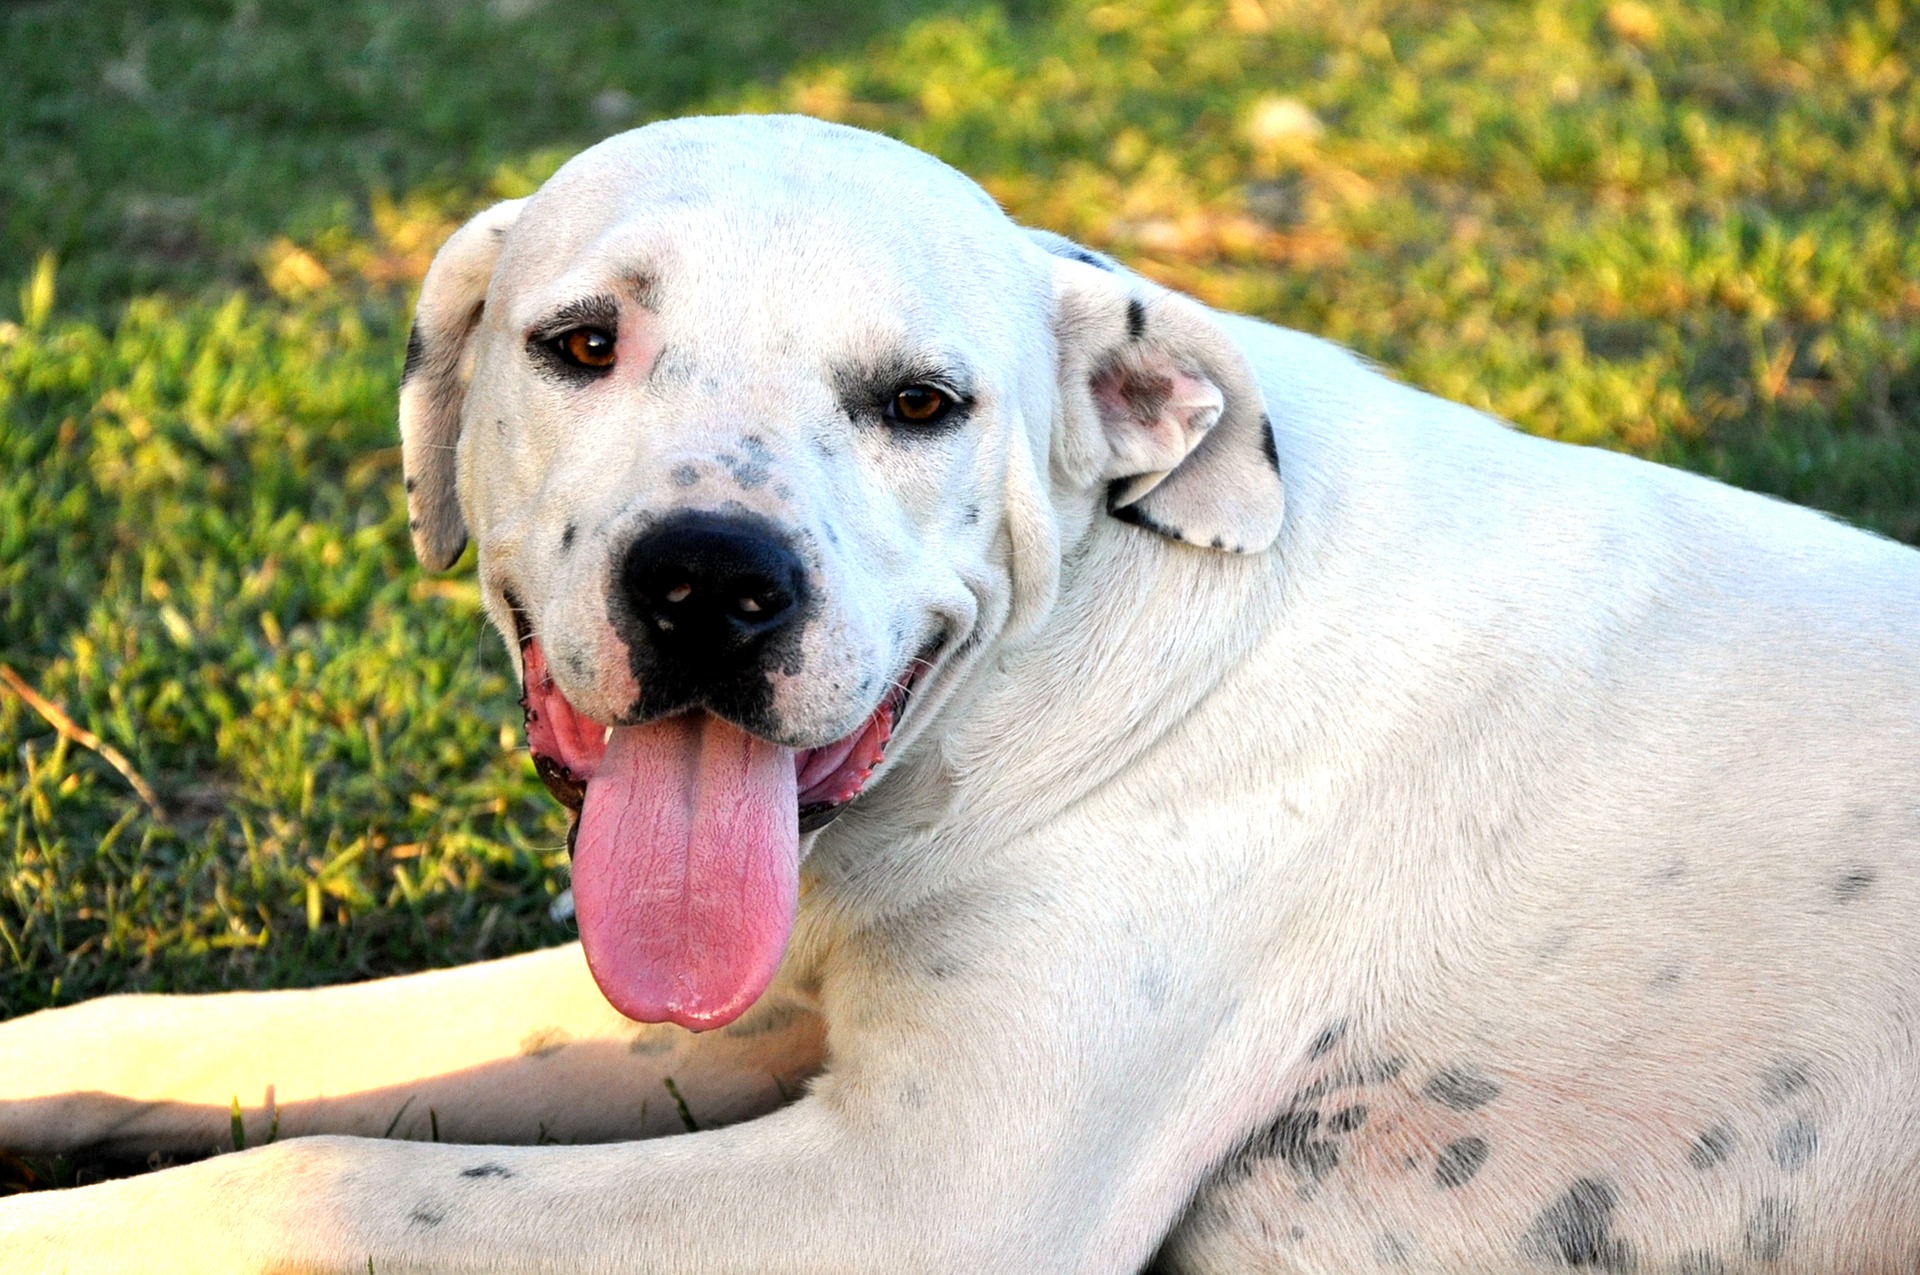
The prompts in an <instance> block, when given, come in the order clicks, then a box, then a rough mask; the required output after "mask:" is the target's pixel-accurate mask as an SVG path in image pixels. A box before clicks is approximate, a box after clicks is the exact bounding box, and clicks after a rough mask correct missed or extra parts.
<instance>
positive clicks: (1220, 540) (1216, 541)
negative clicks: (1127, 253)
mask: <svg viewBox="0 0 1920 1275" xmlns="http://www.w3.org/2000/svg"><path fill="white" fill-rule="evenodd" d="M1226 547H1227V541H1226V537H1224V536H1215V537H1214V538H1213V548H1215V549H1224V548H1226Z"/></svg>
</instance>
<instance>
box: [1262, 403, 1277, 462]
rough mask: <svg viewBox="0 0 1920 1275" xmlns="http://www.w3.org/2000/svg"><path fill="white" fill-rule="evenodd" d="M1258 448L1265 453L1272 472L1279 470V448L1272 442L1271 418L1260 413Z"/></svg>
mask: <svg viewBox="0 0 1920 1275" xmlns="http://www.w3.org/2000/svg"><path fill="white" fill-rule="evenodd" d="M1260 450H1261V451H1263V452H1265V453H1266V454H1267V464H1269V465H1272V466H1273V472H1274V473H1276V474H1277V473H1279V472H1280V449H1279V448H1278V447H1276V446H1275V445H1274V442H1273V419H1272V418H1271V417H1269V416H1267V415H1266V414H1265V413H1262V414H1261V416H1260Z"/></svg>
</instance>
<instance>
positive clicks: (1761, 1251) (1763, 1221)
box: [1741, 1196, 1793, 1262]
mask: <svg viewBox="0 0 1920 1275" xmlns="http://www.w3.org/2000/svg"><path fill="white" fill-rule="evenodd" d="M1792 1239H1793V1206H1792V1205H1791V1204H1789V1203H1787V1202H1786V1201H1785V1200H1781V1199H1776V1198H1774V1197H1772V1196H1766V1197H1763V1198H1762V1199H1761V1200H1759V1201H1758V1202H1757V1203H1756V1204H1755V1205H1754V1208H1753V1213H1752V1215H1751V1216H1749V1217H1748V1218H1747V1222H1746V1226H1745V1227H1744V1228H1743V1229H1742V1231H1741V1240H1742V1241H1743V1242H1744V1243H1745V1244H1746V1246H1747V1256H1748V1257H1751V1258H1752V1259H1753V1260H1754V1261H1756V1262H1777V1261H1779V1260H1780V1256H1781V1254H1783V1253H1785V1252H1786V1251H1787V1245H1788V1243H1789V1242H1791V1241H1792Z"/></svg>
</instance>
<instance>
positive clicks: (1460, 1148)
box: [1433, 1137, 1487, 1191]
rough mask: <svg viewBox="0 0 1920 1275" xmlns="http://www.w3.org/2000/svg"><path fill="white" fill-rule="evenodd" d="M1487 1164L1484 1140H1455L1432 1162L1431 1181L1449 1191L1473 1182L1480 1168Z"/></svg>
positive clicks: (1470, 1138)
mask: <svg viewBox="0 0 1920 1275" xmlns="http://www.w3.org/2000/svg"><path fill="white" fill-rule="evenodd" d="M1486 1162H1487V1140H1486V1139H1485V1138H1472V1137H1468V1138H1456V1139H1455V1140H1454V1141H1452V1142H1449V1143H1448V1144H1447V1145H1446V1146H1445V1147H1443V1148H1442V1149H1441V1151H1440V1155H1439V1158H1438V1159H1436V1160H1435V1161H1434V1162H1433V1180H1434V1181H1435V1182H1438V1183H1439V1184H1440V1185H1441V1186H1442V1187H1444V1188H1446V1189H1447V1190H1449V1191H1451V1190H1453V1189H1454V1188H1455V1187H1462V1186H1465V1185H1466V1184H1467V1183H1469V1182H1471V1181H1473V1175H1474V1174H1476V1173H1478V1172H1480V1166H1481V1165H1483V1164H1485V1163H1486Z"/></svg>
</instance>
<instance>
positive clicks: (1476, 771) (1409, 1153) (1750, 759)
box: [0, 118, 1920, 1275]
mask: <svg viewBox="0 0 1920 1275" xmlns="http://www.w3.org/2000/svg"><path fill="white" fill-rule="evenodd" d="M401 419H402V428H403V431H404V436H405V444H406V448H405V450H406V462H407V488H408V491H409V492H410V493H411V506H410V507H411V510H412V514H413V518H414V523H413V526H414V535H415V544H416V546H417V548H418V550H419V553H420V556H421V558H422V559H423V560H424V561H425V562H426V563H427V564H428V565H429V566H432V567H444V566H445V565H447V564H448V563H450V562H452V561H453V559H454V557H455V556H456V555H457V554H458V553H459V551H460V548H461V546H462V545H463V544H464V543H465V540H466V538H467V537H468V536H471V537H472V538H473V539H474V540H475V541H476V542H477V544H478V547H479V577H480V584H481V588H482V589H483V591H484V594H485V598H486V603H487V607H488V610H489V613H490V614H491V616H492V618H493V620H494V622H495V623H496V624H497V625H498V626H499V628H500V630H501V632H502V633H504V634H507V635H509V636H510V637H511V639H512V645H513V648H514V650H515V651H516V652H518V653H519V655H520V657H521V660H522V672H523V674H524V678H525V684H526V694H527V701H526V702H527V706H528V734H529V740H530V743H531V744H532V747H533V750H534V753H535V757H536V761H537V763H538V764H539V766H540V768H541V772H542V774H543V775H544V776H546V778H547V779H548V782H549V784H550V786H551V787H552V788H553V789H554V790H555V792H556V793H557V794H558V795H559V796H560V797H561V799H562V800H564V801H566V802H568V803H569V804H572V805H574V806H575V807H578V808H580V817H579V822H578V824H577V829H576V830H577V836H576V839H575V853H574V872H573V889H574V896H575V898H576V900H577V904H578V916H579V924H580V932H581V938H582V944H581V946H580V947H569V948H564V949H559V950H555V951H550V952H542V953H538V954H533V955H528V956H522V957H516V958H513V959H510V960H505V961H496V962H493V963H490V964H487V965H480V966H474V967H469V968H466V969H459V970H450V971H445V972H441V973H433V974H423V975H418V976H414V977H410V978H401V979H393V980H388V981H385V982H378V983H370V984H365V985H361V986H355V987H343V988H337V989H328V990H322V991H307V992H281V993H267V994H257V995H256V994H242V995H231V996H209V997H191V998H188V997H182V998H165V997H113V998H109V999H106V1000H102V1001H97V1002H94V1003H91V1004H87V1005H81V1006H79V1007H76V1008H72V1009H65V1010H58V1011H53V1012H48V1013H44V1014H37V1015H34V1016H32V1017H29V1018H26V1019H24V1020H21V1021H18V1022H15V1023H11V1024H8V1025H6V1026H5V1027H4V1028H0V1145H10V1146H14V1147H18V1148H29V1149H39V1150H63V1149H72V1148H80V1147H93V1148H103V1149H107V1150H114V1151H119V1152H144V1151H148V1150H154V1149H160V1150H170V1151H197V1152H205V1151H206V1150H208V1149H209V1148H211V1147H213V1146H214V1145H216V1144H218V1143H221V1142H224V1141H226V1139H227V1138H228V1124H229V1104H230V1101H231V1100H232V1099H233V1098H234V1097H235V1096H236V1095H237V1096H238V1098H239V1101H240V1102H241V1103H242V1104H243V1105H244V1107H245V1111H244V1113H243V1119H244V1122H245V1127H246V1129H247V1131H248V1136H249V1138H250V1139H251V1140H252V1141H253V1142H254V1143H256V1144H258V1143H259V1142H261V1141H263V1140H264V1139H265V1138H266V1137H267V1134H268V1131H269V1128H270V1127H272V1126H276V1125H277V1132H278V1135H279V1139H278V1141H276V1142H275V1143H274V1144H273V1145H270V1146H264V1147H257V1148H256V1149H254V1150H250V1151H247V1152H245V1153H244V1154H238V1155H223V1156H218V1157H215V1158H212V1159H207V1160H204V1161H202V1162H200V1163H197V1164H193V1165H190V1166H187V1167H183V1168H175V1169H170V1170H167V1171H165V1172H161V1173H156V1174H152V1175H148V1176H145V1177H139V1178H134V1179H129V1180H125V1181H118V1182H112V1183H108V1184H105V1185H97V1186H91V1187H86V1188H83V1189H80V1190H74V1191H68V1192H55V1193H47V1194H42V1195H37V1196H27V1197H21V1198H18V1199H14V1200H10V1201H7V1202H5V1203H4V1205H0V1270H4V1271H5V1272H7V1273H8V1275H13V1273H14V1272H23V1271H24V1272H48V1271H60V1272H74V1273H76V1275H77V1273H81V1272H85V1273H87V1275H98V1273H101V1272H114V1271H126V1272H136V1271H137V1272H143V1273H144V1272H174V1271H178V1272H188V1271H191V1272H209V1271H212V1272H227V1271H263V1272H265V1271H271V1272H293V1271H300V1272H306V1271H327V1272H340V1273H342V1275H346V1273H348V1272H356V1273H357V1272H365V1271H375V1272H378V1273H379V1275H393V1273H394V1272H401V1271H415V1272H468V1271H471V1272H479V1271H486V1272H532V1271H551V1272H589V1271H599V1272H643V1271H644V1272H656V1271H657V1272H693V1271H833V1272H850V1271H872V1272H907V1271H945V1272H981V1271H995V1272H1000V1271H1005V1272H1133V1271H1138V1270H1140V1269H1142V1268H1143V1267H1145V1266H1148V1265H1150V1264H1151V1265H1152V1266H1153V1268H1154V1269H1164V1270H1169V1271H1190V1272H1226V1271H1233V1272H1241V1271H1275V1272H1279V1271H1285V1272H1359V1271H1368V1270H1372V1269H1374V1268H1376V1267H1394V1266H1400V1267H1404V1268H1406V1269H1409V1270H1416V1271H1431V1272H1473V1273H1475V1275H1499V1273H1502V1272H1538V1271H1553V1270H1559V1269H1562V1268H1578V1267H1593V1268H1598V1269H1600V1270H1604V1271H1615V1272H1625V1271H1637V1272H1691V1273H1693V1275H1707V1273H1710V1272H1738V1271H1749V1270H1751V1271H1760V1270H1765V1271H1800V1272H1822V1273H1825V1272H1858V1273H1860V1275H1867V1273H1869V1272H1882V1271H1895V1270H1899V1271H1910V1270H1912V1269H1913V1268H1914V1266H1915V1263H1916V1262H1920V1195H1917V1193H1920V1103H1916V1098H1920V964H1917V963H1916V962H1917V961H1920V931H1917V930H1916V926H1915V918H1916V916H1920V909H1917V908H1916V903H1917V902H1920V855H1917V854H1916V846H1917V845H1920V714H1917V713H1916V708H1920V557H1916V556H1915V555H1914V554H1913V553H1911V552H1910V551H1908V550H1907V549H1904V548H1902V547H1900V546H1898V545H1895V544H1892V543H1889V542H1887V541H1884V540H1879V539H1876V538H1874V537H1872V536H1869V535H1865V534H1862V533H1861V532H1858V531H1852V530H1848V529H1847V528H1845V527H1842V526H1839V525H1838V524H1836V523H1834V522H1831V521H1829V520H1827V519H1825V518H1822V517H1820V516H1819V515H1817V514H1813V513H1808V512H1806V511H1804V510H1800V509H1795V508H1791V507H1789V506H1787V505H1783V504H1779V503H1776V502H1774V501H1771V500H1767V499H1763V498H1761V497H1758V496H1752V495H1746V494H1743V493H1740V492H1737V491H1733V490H1730V489H1728V488H1725V487H1722V486H1718V485H1716V484H1714V483H1712V482H1708V481H1706V480H1704V479H1701V478H1696V477H1691V476H1688V475H1686V474H1682V473H1677V472H1674V471H1671V470H1667V469H1661V468H1657V467H1655V466H1652V465H1647V464H1643V463H1640V462H1638V461H1635V460H1631V459H1627V458H1624V457H1621V456H1617V455H1611V454H1607V453H1604V452H1598V451H1584V450H1577V449H1574V448H1570V447H1563V446H1558V445H1555V444H1553V443H1548V442H1543V441H1540V440H1537V439H1533V438H1529V437H1526V436H1523V435H1521V434H1518V433H1514V432H1511V431H1509V430H1507V429H1505V428H1503V427H1502V426H1500V425H1499V424H1497V423H1496V422H1493V421H1491V420H1488V419H1486V418H1485V417H1483V416H1480V415H1477V414H1475V413H1474V412H1471V411H1468V410H1466V409H1464V408H1461V407H1457V406H1454V405H1452V404H1449V403H1446V402H1442V401H1440V400H1438V399H1435V398H1431V397H1429V396H1427V395H1425V394H1421V393H1418V392H1416V391H1414V390H1411V389H1408V388H1406V387H1404V386H1401V385H1397V384H1395V383H1394V382H1392V381H1390V380H1388V379H1386V378H1385V377H1383V376H1380V375H1378V374H1376V373H1375V372H1373V371H1372V370H1370V369H1369V368H1368V367H1367V366H1365V365H1364V364H1363V363H1361V362H1360V361H1358V360H1357V359H1355V358H1353V357H1352V356H1350V355H1348V354H1346V353H1343V352H1342V351H1340V350H1338V349H1335V348H1333V347H1331V346H1328V345H1326V344H1323V343H1321V342H1320V341H1317V340H1314V339H1312V338H1309V337H1305V336H1300V335H1297V334H1295V333H1291V332H1286V331H1281V330H1278V329H1275V328H1272V327H1268V326H1266V325H1264V324H1261V323H1256V322H1253V321H1251V320H1248V319H1242V318H1235V317H1232V316H1228V315H1221V314H1215V313H1212V312H1210V311H1208V310H1207V309H1205V308H1203V307H1201V306H1200V305H1198V304H1196V303H1194V302H1192V301H1190V300H1187V299H1185V298H1183V297H1180V296H1178V295H1175V294H1172V293H1169V292H1167V291H1166V290H1164V289H1162V288H1159V287H1157V286H1155V285H1153V284H1151V283H1149V282H1147V281H1146V280H1144V279H1141V278H1139V277H1137V276H1135V275H1132V274H1129V273H1127V272H1126V271H1124V270H1121V269H1119V268H1117V267H1116V266H1115V265H1114V263H1112V262H1111V261H1108V260H1106V259H1105V258H1102V257H1099V256H1097V255H1095V254H1092V253H1089V252H1086V251H1084V250H1082V249H1079V248H1077V247H1075V246H1073V245H1072V244H1069V243H1067V242H1066V241H1064V240H1060V239H1058V238H1055V237H1053V236H1050V235H1029V234H1028V233H1026V232H1023V231H1021V230H1019V229H1018V228H1016V227H1015V226H1014V225H1012V224H1011V223H1009V222H1008V221H1007V219H1006V218H1005V217H1004V216H1003V215H1002V214H1001V213H1000V211H999V210H998V209H997V208H996V207H995V206H994V204H993V203H992V202H991V201H990V200H989V199H988V198H987V197H986V196H984V195H983V194H982V193H981V192H980V191H979V190H978V189H977V188H975V187H974V186H973V185H971V184H970V183H969V182H967V181H966V180H965V179H964V178H962V177H960V176H959V175H958V174H956V173H954V172H953V171H952V170H950V169H948V168H946V167H945V166H943V165H941V164H939V163H937V162H935V161H933V160H931V159H929V158H927V157H925V156H923V155H920V154H918V153H916V152H914V151H911V150H909V149H908V148H906V147H904V146H901V145H898V144H896V143H893V142H890V141H887V140H884V139H882V138H879V137H874V136H870V135H867V134H864V133H859V132H855V131H852V130H849V129H845V128H839V127H835V126H831V125H826V124H820V123H815V122H811V121H806V120H798V119H765V118H749V119H725V120H711V119H708V120H687V121H682V122H678V123H672V124H662V125H655V126H652V127H649V128H645V129H642V130H640V131H638V132H635V133H629V134H626V135H624V136H621V137H618V138H615V139H613V140H612V141H609V142H607V143H605V144H603V145H601V146H597V147H595V148H594V149H592V150H590V151H588V152H587V153H586V154H584V155H582V156H580V157H579V158H578V159H576V160H574V161H573V162H572V163H570V164H568V165H567V166H566V167H565V168H563V169H562V170H561V171H560V172H559V173H558V174H557V175H556V176H555V177H554V178H553V180H552V181H550V182H549V183H548V184H547V185H546V186H545V188H544V189H542V190H541V191H540V192H539V193H538V194H536V195H534V196H533V197H532V198H530V199H527V200H524V201H516V202H513V203H507V204H502V205H500V206H498V207H496V208H493V209H491V210H489V211H487V212H485V213H482V214H481V215H480V216H479V217H477V218H475V219H474V221H473V222H471V223H470V224H469V225H467V226H466V227H465V228H464V229H462V230H461V231H460V232H459V233H458V234H456V235H455V236H454V237H453V238H452V239H451V240H450V241H449V242H448V244H447V245H446V247H445V248H444V249H443V250H442V251H441V253H440V255H439V257H438V259H437V260H436V261H435V263H434V265H433V269H432V271H431V272H430V273H429V275H428V276H427V281H426V285H425V289H424V291H423V292H422V295H421V298H420V306H419V314H418V320H417V324H416V330H415V339H414V341H413V343H412V345H411V348H410V350H409V357H408V376H407V379H406V382H405V388H404V390H403V392H402V402H401ZM1283 484H1284V489H1285V501H1284V504H1283V501H1282V487H1283ZM835 816H838V818H837V819H836V818H835ZM829 821H831V822H829ZM583 950H584V960H583V959H582V952H583ZM596 985H597V989H598V990H596ZM609 1002H610V1003H611V1005H612V1006H613V1007H614V1008H616V1009H617V1010H618V1011H620V1012H619V1013H616V1012H614V1009H610V1008H608V1004H609ZM634 1019H637V1020H640V1021H641V1022H642V1023H646V1024H653V1025H645V1026H643V1025H636V1023H635V1022H633V1021H630V1020H634ZM729 1024H731V1025H729ZM688 1029H691V1030H688ZM747 1117H757V1118H754V1119H747ZM696 1124H697V1125H700V1126H703V1131H700V1132H695V1133H691V1134H683V1133H682V1130H683V1129H684V1128H686V1127H688V1126H692V1125H696ZM723 1124H724V1125H727V1126H728V1127H725V1128H716V1127H714V1126H718V1125H723ZM308 1134H330V1135H334V1136H325V1137H307V1136H300V1137H295V1136H294V1135H308ZM383 1134H386V1135H390V1136H387V1137H385V1138H384V1139H383V1138H382V1136H381V1135H383ZM656 1134H680V1135H681V1136H673V1137H662V1138H657V1139H655V1140H652V1141H636V1140H635V1139H640V1138H643V1137H647V1136H649V1135H656ZM341 1135H345V1136H341ZM429 1138H432V1139H434V1141H429V1140H428V1139H429ZM476 1143H495V1144H522V1145H511V1146H510V1145H492V1146H484V1147H483V1146H478V1145H471V1144H476ZM553 1143H561V1144H565V1145H551V1144H553ZM587 1143H599V1144H603V1145H581V1144H587ZM458 1144H468V1145H458Z"/></svg>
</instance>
